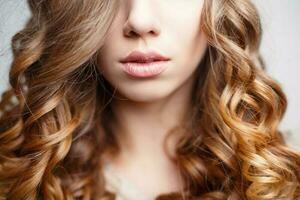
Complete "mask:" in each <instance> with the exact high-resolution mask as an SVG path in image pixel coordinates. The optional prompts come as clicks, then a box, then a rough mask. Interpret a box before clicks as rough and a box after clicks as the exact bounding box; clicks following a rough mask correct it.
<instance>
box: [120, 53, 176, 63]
mask: <svg viewBox="0 0 300 200" xmlns="http://www.w3.org/2000/svg"><path fill="white" fill-rule="evenodd" d="M168 60H170V58H167V57H165V56H162V55H160V54H159V53H156V52H154V51H151V52H148V53H143V52H140V51H133V52H131V53H130V54H129V55H128V56H127V57H125V58H123V59H122V60H120V62H121V63H128V62H133V63H149V62H156V61H168Z"/></svg>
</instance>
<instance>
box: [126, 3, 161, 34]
mask: <svg viewBox="0 0 300 200" xmlns="http://www.w3.org/2000/svg"><path fill="white" fill-rule="evenodd" d="M151 1H153V0H132V1H130V2H131V3H130V5H129V10H128V19H127V20H126V22H125V24H124V28H123V30H124V35H125V36H126V37H132V36H134V37H142V38H143V39H144V37H146V36H147V35H148V34H150V35H158V34H159V33H160V29H159V25H158V20H157V17H156V16H155V7H151Z"/></svg>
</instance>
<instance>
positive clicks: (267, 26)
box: [0, 0, 300, 150]
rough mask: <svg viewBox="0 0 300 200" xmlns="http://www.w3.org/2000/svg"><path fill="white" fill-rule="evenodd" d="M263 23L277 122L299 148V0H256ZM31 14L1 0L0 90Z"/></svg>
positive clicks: (14, 1) (20, 2)
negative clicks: (283, 107)
mask: <svg viewBox="0 0 300 200" xmlns="http://www.w3.org/2000/svg"><path fill="white" fill-rule="evenodd" d="M254 2H255V3H256V4H257V7H258V9H259V11H260V14H261V19H262V24H263V40H262V46H261V52H262V54H263V56H264V59H265V61H266V64H267V72H268V73H269V74H271V76H272V77H273V78H274V79H276V80H277V81H278V82H279V83H280V84H281V86H282V87H283V89H284V91H285V92H286V94H287V98H288V109H287V112H286V113H285V115H284V118H283V121H282V123H281V124H280V129H281V130H283V131H284V132H287V133H288V134H286V135H285V137H286V138H287V142H288V144H289V145H290V146H293V147H294V148H296V149H298V150H300V120H299V119H300V117H299V114H300V77H299V73H300V66H299V64H300V61H299V58H300V39H299V37H300V14H299V12H300V1H299V0H284V1H283V0H255V1H254ZM29 16H30V13H29V10H28V7H27V5H26V1H25V0H0V67H1V68H0V93H2V92H3V91H4V90H5V89H6V88H7V86H8V69H9V66H10V63H11V59H12V55H11V50H10V40H11V37H12V36H13V35H14V34H15V33H16V32H17V31H19V30H20V29H21V28H22V27H23V26H24V23H25V21H26V20H27V19H28V17H29Z"/></svg>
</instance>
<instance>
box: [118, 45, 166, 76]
mask: <svg viewBox="0 0 300 200" xmlns="http://www.w3.org/2000/svg"><path fill="white" fill-rule="evenodd" d="M169 60H170V59H169V58H166V57H164V56H162V55H160V54H158V53H155V52H149V53H142V52H139V51H133V52H132V53H130V54H129V55H128V56H127V57H126V58H124V59H122V60H120V63H122V69H123V71H124V72H126V73H127V74H129V75H131V76H134V77H151V76H156V75H158V74H160V73H162V72H163V71H164V70H165V69H166V68H167V65H166V63H167V61H169Z"/></svg>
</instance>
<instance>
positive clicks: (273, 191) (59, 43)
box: [0, 0, 300, 200]
mask: <svg viewBox="0 0 300 200" xmlns="http://www.w3.org/2000/svg"><path fill="white" fill-rule="evenodd" d="M28 3H29V5H30V8H31V12H32V16H31V18H30V20H29V21H28V23H27V24H26V27H25V28H24V29H23V30H21V31H20V32H19V33H17V34H16V35H15V36H14V37H13V40H12V49H13V52H14V59H13V63H12V66H11V68H10V72H9V80H10V86H11V87H10V88H9V89H8V90H7V91H6V92H4V93H3V95H2V100H1V102H0V110H1V120H0V181H1V183H0V199H11V200H16V199H24V200H25V199H26V200H32V199H47V200H48V199H55V200H60V199H68V200H72V199H86V200H87V199H114V196H115V194H113V193H111V192H109V191H106V190H105V187H104V186H105V180H104V178H103V174H102V172H101V170H102V165H101V162H100V158H101V155H102V154H103V153H104V152H105V151H107V150H108V149H110V150H111V151H117V150H118V143H117V141H116V139H115V137H114V134H115V133H113V132H112V131H111V125H112V121H113V120H112V119H113V117H114V113H112V110H111V108H110V101H111V98H113V93H114V89H113V88H112V87H111V86H110V84H109V83H108V82H107V81H106V80H105V79H104V78H103V76H101V73H99V71H98V70H97V67H96V66H97V63H96V62H95V60H96V59H95V58H96V55H97V53H98V50H99V49H100V48H101V46H102V45H103V42H104V41H105V37H106V35H107V31H108V28H109V27H110V25H111V23H112V20H113V19H114V16H115V14H116V12H117V9H118V5H119V4H118V3H119V1H118V0H97V1H96V0H76V1H75V0H28ZM201 17H202V18H201V19H202V24H201V26H202V29H203V30H204V32H205V34H206V37H207V40H208V49H207V52H206V54H205V57H204V58H203V60H202V62H201V63H199V68H198V69H199V70H198V81H197V84H196V85H195V87H194V93H193V110H191V117H190V118H189V120H188V121H187V122H186V123H182V124H180V125H178V129H176V130H173V132H170V133H173V134H174V135H178V136H180V137H181V139H180V140H179V142H178V144H176V155H175V156H174V157H173V158H172V159H174V162H176V163H177V164H178V166H179V169H180V171H181V174H182V178H183V180H184V183H185V188H184V189H185V190H184V191H183V192H182V193H178V194H161V195H160V196H159V197H157V199H201V200H205V199H214V200H215V199H216V200H217V199H220V200H221V199H222V200H223V199H227V200H237V199H251V200H258V199H260V200H262V199H263V200H267V199H269V200H271V199H284V200H289V199H296V198H300V189H299V182H300V172H299V171H300V155H299V153H298V152H296V151H295V150H293V149H291V148H290V147H288V146H287V145H286V143H285V140H284V138H283V136H282V133H281V132H280V131H279V129H278V125H279V123H280V121H281V119H282V117H283V115H284V112H285V110H286V106H287V99H286V96H285V94H284V93H283V91H282V89H281V87H280V85H279V84H278V83H277V82H276V81H275V80H274V79H272V78H271V77H270V76H269V75H267V73H266V72H265V70H264V69H265V68H264V63H263V61H262V58H261V56H260V54H259V46H260V40H261V35H262V30H261V24H260V19H259V15H258V12H257V10H256V8H255V6H254V5H253V3H252V2H251V1H250V0H204V7H203V12H202V16H201ZM158 181H159V180H158Z"/></svg>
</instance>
